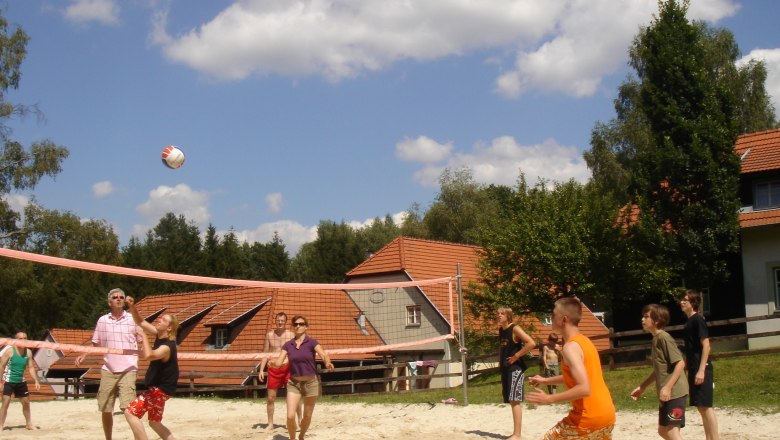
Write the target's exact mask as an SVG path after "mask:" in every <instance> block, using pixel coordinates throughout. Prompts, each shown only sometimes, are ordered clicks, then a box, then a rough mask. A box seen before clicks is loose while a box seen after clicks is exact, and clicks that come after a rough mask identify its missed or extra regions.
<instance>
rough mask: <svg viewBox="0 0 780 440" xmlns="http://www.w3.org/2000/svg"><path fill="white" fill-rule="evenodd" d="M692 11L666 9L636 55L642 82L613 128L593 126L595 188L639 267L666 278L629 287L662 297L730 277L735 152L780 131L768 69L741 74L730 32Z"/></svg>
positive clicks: (638, 41)
mask: <svg viewBox="0 0 780 440" xmlns="http://www.w3.org/2000/svg"><path fill="white" fill-rule="evenodd" d="M687 6H688V3H687V2H684V1H683V2H680V1H674V0H669V1H663V2H660V3H659V7H660V10H659V14H658V16H657V17H655V19H654V20H653V21H652V23H651V24H650V26H648V27H647V28H644V29H642V30H641V31H640V33H639V34H638V35H637V37H636V38H635V40H634V43H633V45H632V47H631V50H630V60H631V61H630V65H631V66H632V67H633V68H634V70H635V72H636V78H633V77H629V78H628V79H627V80H626V81H625V82H624V83H623V84H622V85H621V86H620V88H619V93H618V98H617V99H616V100H615V111H616V117H615V119H613V120H612V121H610V122H609V123H607V124H601V123H600V124H597V125H596V127H595V129H594V130H593V135H592V138H591V147H592V148H591V150H590V151H588V152H586V153H585V159H586V162H587V163H588V166H589V167H590V169H591V170H592V172H593V179H592V181H591V184H592V185H593V186H594V187H595V188H596V189H597V190H598V191H599V192H601V193H602V194H604V195H605V196H607V197H609V198H610V199H612V201H613V203H614V204H615V205H616V206H617V207H618V208H619V209H621V210H622V211H620V214H619V215H618V216H617V217H618V218H620V219H622V220H626V222H625V223H624V226H625V229H626V239H627V240H629V241H630V242H631V244H632V246H633V250H634V252H633V255H635V256H636V258H638V259H639V260H637V261H636V263H635V265H636V266H637V267H644V268H645V269H652V268H659V269H657V270H655V271H652V272H646V273H647V274H648V276H645V275H643V273H644V272H643V271H632V272H631V273H632V274H633V275H634V276H636V277H638V278H632V279H630V280H627V281H628V282H629V284H632V285H636V286H647V285H649V284H656V287H655V290H656V292H657V293H664V292H671V291H672V289H674V288H675V287H677V286H680V285H685V284H687V285H689V286H696V287H708V286H710V285H711V284H712V283H713V282H716V281H719V280H723V279H724V278H725V277H727V276H728V272H727V270H726V264H725V260H724V256H725V255H727V254H728V253H730V252H733V251H735V250H736V248H737V231H738V225H737V212H738V209H739V201H738V197H737V184H738V179H739V171H740V168H739V161H738V158H737V157H736V155H735V154H734V142H735V141H736V137H737V135H738V134H740V133H743V132H745V131H753V130H762V129H768V128H771V127H772V126H773V125H774V124H775V122H774V121H775V115H774V109H773V108H772V106H771V104H770V103H769V98H768V94H767V93H766V90H765V88H764V81H765V78H766V71H765V69H764V67H763V65H762V64H761V63H748V64H746V65H744V66H741V67H737V66H736V61H737V57H738V56H739V49H738V47H737V45H736V42H735V41H734V37H733V35H732V34H731V32H729V31H727V30H724V29H712V28H710V27H708V26H707V25H706V24H704V23H699V22H693V23H692V22H689V21H688V20H687V18H686V17H685V14H686V12H687ZM661 268H663V269H661ZM664 272H667V273H666V276H663V273H664ZM627 275H629V274H627Z"/></svg>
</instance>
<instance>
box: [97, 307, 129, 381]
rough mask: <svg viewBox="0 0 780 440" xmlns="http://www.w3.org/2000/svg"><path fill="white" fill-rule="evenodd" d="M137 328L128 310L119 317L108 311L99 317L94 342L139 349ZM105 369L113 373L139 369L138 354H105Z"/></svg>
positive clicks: (111, 346) (106, 345)
mask: <svg viewBox="0 0 780 440" xmlns="http://www.w3.org/2000/svg"><path fill="white" fill-rule="evenodd" d="M136 329H137V326H136V325H135V321H133V316H132V315H131V314H129V313H127V311H123V312H122V316H120V317H119V318H114V315H112V314H111V313H108V314H106V315H103V316H101V317H100V319H98V322H97V325H96V326H95V332H94V333H92V343H93V344H95V345H97V346H99V347H107V348H121V349H128V350H138V342H140V339H139V336H138V333H137V330H136ZM103 369H104V370H108V371H110V372H112V373H123V372H125V371H137V370H138V355H124V354H105V355H103Z"/></svg>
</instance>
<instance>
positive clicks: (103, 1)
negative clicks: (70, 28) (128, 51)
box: [63, 0, 119, 25]
mask: <svg viewBox="0 0 780 440" xmlns="http://www.w3.org/2000/svg"><path fill="white" fill-rule="evenodd" d="M63 15H64V16H65V18H66V19H68V20H70V21H72V22H75V23H87V22H90V21H96V22H98V23H101V24H105V25H116V24H118V23H119V3H118V2H117V1H116V0H73V1H72V2H71V4H70V5H69V6H68V7H66V8H65V10H64V11H63Z"/></svg>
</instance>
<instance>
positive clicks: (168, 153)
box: [162, 145, 184, 170]
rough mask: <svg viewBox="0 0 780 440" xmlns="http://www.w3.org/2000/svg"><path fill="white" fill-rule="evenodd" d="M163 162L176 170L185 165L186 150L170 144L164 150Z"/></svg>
mask: <svg viewBox="0 0 780 440" xmlns="http://www.w3.org/2000/svg"><path fill="white" fill-rule="evenodd" d="M162 163H163V164H164V165H165V166H166V167H168V168H171V169H173V170H175V169H176V168H179V167H180V166H182V165H184V152H183V151H181V149H180V148H179V147H177V146H175V145H169V146H167V147H165V148H164V149H163V151H162Z"/></svg>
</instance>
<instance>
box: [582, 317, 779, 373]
mask: <svg viewBox="0 0 780 440" xmlns="http://www.w3.org/2000/svg"><path fill="white" fill-rule="evenodd" d="M769 319H780V314H779V313H775V314H772V315H763V316H751V317H749V318H734V319H723V320H719V321H710V322H708V323H707V327H709V328H719V327H724V326H733V325H740V324H745V323H748V322H756V321H765V320H769ZM684 327H685V326H684V325H670V326H667V327H666V328H665V329H664V330H666V331H667V332H670V333H672V332H676V331H680V330H682V329H683V328H684ZM643 335H644V336H645V337H646V338H647V339H648V340H647V341H642V342H637V341H636V338H637V337H638V336H643ZM778 335H780V331H771V332H762V333H752V334H738V335H728V336H711V337H710V343H713V344H715V343H717V342H719V341H747V340H748V339H752V338H763V337H767V336H778ZM605 338H608V339H609V346H610V348H608V349H606V350H601V351H600V352H599V354H601V355H602V362H604V361H603V359H606V361H605V362H604V363H605V364H606V365H607V366H608V368H609V369H614V368H619V367H626V366H634V365H642V364H644V363H645V361H644V358H643V360H640V361H636V360H633V361H632V360H623V361H621V359H630V358H631V357H630V356H627V355H628V354H630V353H637V352H645V353H649V351H650V341H649V339H650V336H649V335H648V334H647V332H645V331H644V330H629V331H625V332H615V331H613V330H612V329H610V331H609V333H607V334H603V335H597V336H593V337H591V339H605ZM629 338H631V339H629ZM625 339H628V340H629V341H630V342H629V343H628V344H626V345H625V346H620V345H621V340H625ZM676 340H677V342H678V343H679V344H680V345H682V344H683V343H682V340H679V339H676ZM764 353H780V348H771V349H765V350H751V351H748V352H744V351H735V352H728V351H724V352H717V353H712V358H713V359H718V358H728V357H734V356H745V355H751V354H764Z"/></svg>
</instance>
